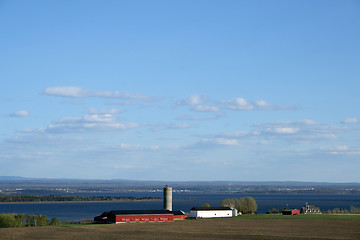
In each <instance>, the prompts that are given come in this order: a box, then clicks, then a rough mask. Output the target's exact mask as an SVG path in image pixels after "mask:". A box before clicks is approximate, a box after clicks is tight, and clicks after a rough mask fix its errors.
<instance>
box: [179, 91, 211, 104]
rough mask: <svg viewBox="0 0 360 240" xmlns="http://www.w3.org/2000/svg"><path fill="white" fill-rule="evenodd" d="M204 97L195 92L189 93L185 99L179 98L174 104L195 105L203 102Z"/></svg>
mask: <svg viewBox="0 0 360 240" xmlns="http://www.w3.org/2000/svg"><path fill="white" fill-rule="evenodd" d="M204 101H205V100H204V98H203V97H201V96H200V95H197V94H193V95H190V96H189V97H188V98H187V99H185V100H180V101H178V102H177V103H176V104H177V105H187V106H195V105H200V104H202V103H203V102H204Z"/></svg>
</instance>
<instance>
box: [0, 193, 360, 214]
mask: <svg viewBox="0 0 360 240" xmlns="http://www.w3.org/2000/svg"><path fill="white" fill-rule="evenodd" d="M74 195H76V194H74ZM86 195H92V196H96V195H97V196H101V195H104V194H86ZM248 195H250V196H252V197H253V198H254V199H255V200H256V202H257V204H258V213H265V212H266V211H267V210H269V209H272V208H283V207H286V206H288V207H289V208H297V209H300V208H301V207H303V206H304V205H305V203H306V202H308V203H309V204H310V205H315V206H318V207H320V209H321V210H322V211H327V210H328V209H333V208H343V209H349V208H350V206H356V207H360V194H248ZM106 196H134V197H160V198H162V192H155V193H149V192H131V193H129V192H127V193H109V194H108V193H107V194H106ZM244 196H246V195H244V194H239V193H199V192H196V193H195V192H191V193H190V192H186V193H177V192H174V193H173V210H183V211H185V212H189V211H190V209H191V208H192V207H194V206H202V205H204V204H205V203H209V204H210V206H212V207H217V206H219V205H220V202H221V200H223V199H225V198H239V197H244ZM162 206H163V203H162V200H150V201H124V202H61V203H10V204H0V213H25V214H35V215H40V214H42V215H46V216H48V218H49V219H50V218H52V217H55V216H56V217H57V218H59V220H80V219H92V218H93V217H95V216H98V215H100V214H101V213H103V212H105V211H110V210H125V209H130V210H147V209H149V210H150V209H162Z"/></svg>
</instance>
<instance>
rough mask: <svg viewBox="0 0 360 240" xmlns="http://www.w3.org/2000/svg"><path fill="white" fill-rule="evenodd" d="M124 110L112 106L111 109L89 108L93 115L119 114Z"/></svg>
mask: <svg viewBox="0 0 360 240" xmlns="http://www.w3.org/2000/svg"><path fill="white" fill-rule="evenodd" d="M121 112H122V110H121V109H118V108H111V109H96V108H89V113H90V114H93V115H98V114H102V115H103V114H112V115H114V114H118V113H121Z"/></svg>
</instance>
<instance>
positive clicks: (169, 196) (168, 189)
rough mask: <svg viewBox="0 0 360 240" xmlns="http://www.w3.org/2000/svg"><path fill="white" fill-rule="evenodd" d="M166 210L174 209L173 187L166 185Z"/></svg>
mask: <svg viewBox="0 0 360 240" xmlns="http://www.w3.org/2000/svg"><path fill="white" fill-rule="evenodd" d="M163 200H164V210H169V211H172V187H169V186H167V185H166V186H165V187H164V198H163Z"/></svg>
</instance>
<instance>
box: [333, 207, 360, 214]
mask: <svg viewBox="0 0 360 240" xmlns="http://www.w3.org/2000/svg"><path fill="white" fill-rule="evenodd" d="M327 213H328V214H360V207H355V206H351V207H350V209H340V208H334V209H332V210H328V211H327Z"/></svg>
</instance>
